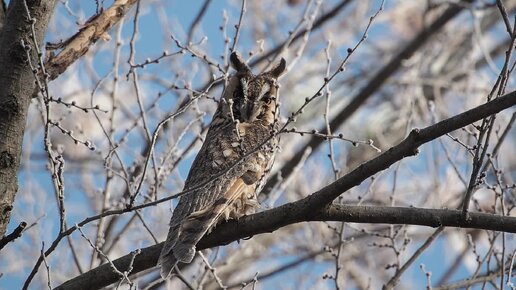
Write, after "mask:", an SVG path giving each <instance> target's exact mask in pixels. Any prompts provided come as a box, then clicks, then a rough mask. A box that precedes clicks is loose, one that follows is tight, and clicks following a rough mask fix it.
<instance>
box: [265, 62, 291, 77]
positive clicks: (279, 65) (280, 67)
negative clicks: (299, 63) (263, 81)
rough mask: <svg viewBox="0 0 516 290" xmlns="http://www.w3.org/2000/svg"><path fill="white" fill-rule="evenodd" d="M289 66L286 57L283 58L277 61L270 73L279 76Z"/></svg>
mask: <svg viewBox="0 0 516 290" xmlns="http://www.w3.org/2000/svg"><path fill="white" fill-rule="evenodd" d="M286 68H287V62H286V61H285V59H284V58H281V60H280V61H279V63H277V64H276V65H275V66H274V67H273V68H272V69H271V70H270V71H269V73H270V74H271V75H272V76H273V77H274V78H275V79H277V78H279V77H280V76H281V75H282V74H283V73H284V72H285V69H286Z"/></svg>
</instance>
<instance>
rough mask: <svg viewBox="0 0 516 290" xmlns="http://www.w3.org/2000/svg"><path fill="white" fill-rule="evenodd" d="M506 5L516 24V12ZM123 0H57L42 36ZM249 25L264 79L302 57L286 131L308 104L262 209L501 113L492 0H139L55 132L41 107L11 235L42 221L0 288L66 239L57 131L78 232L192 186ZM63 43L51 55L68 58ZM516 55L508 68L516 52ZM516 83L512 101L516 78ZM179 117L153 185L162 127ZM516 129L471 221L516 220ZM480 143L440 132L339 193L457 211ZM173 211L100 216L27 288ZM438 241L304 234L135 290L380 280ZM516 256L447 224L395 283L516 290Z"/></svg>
mask: <svg viewBox="0 0 516 290" xmlns="http://www.w3.org/2000/svg"><path fill="white" fill-rule="evenodd" d="M501 2H503V5H504V7H505V9H506V10H507V14H508V16H509V17H508V19H509V20H510V21H511V23H513V25H514V15H516V13H515V9H516V1H514V0H507V1H501ZM112 4H113V1H92V0H88V1H84V0H83V1H68V0H61V1H59V4H58V5H57V10H56V11H55V13H54V16H53V18H52V21H51V24H50V26H49V30H48V32H47V36H46V41H47V42H48V43H53V44H55V43H59V42H61V41H64V40H66V39H68V38H69V37H70V36H72V35H73V34H74V33H76V32H77V31H78V30H80V29H81V27H83V26H84V25H85V23H87V22H88V21H89V19H90V18H91V17H92V16H94V15H96V14H97V13H102V11H104V9H107V8H108V7H110V6H111V5H112ZM243 4H244V6H242V5H243ZM242 7H244V9H242ZM373 16H374V17H373ZM372 17H373V18H372ZM240 18H241V24H240V26H238V23H239V21H240ZM237 27H238V29H237ZM237 30H238V39H237V42H236V45H235V49H236V50H238V51H239V52H240V53H241V54H242V56H243V57H244V58H245V59H247V60H248V63H249V64H250V65H251V66H252V67H253V71H254V72H255V73H259V72H260V71H263V70H264V69H266V68H267V66H269V65H270V64H271V63H274V62H275V61H277V60H279V58H280V57H283V58H285V59H286V61H287V66H288V72H287V73H286V74H285V75H284V76H283V77H282V78H281V79H280V84H281V89H280V101H281V116H282V117H281V121H282V122H283V123H284V122H286V121H287V118H288V116H290V114H292V113H293V112H295V111H297V110H298V109H299V108H300V107H301V106H303V104H305V100H306V99H307V98H309V100H310V102H309V103H308V105H306V107H305V108H304V110H303V113H302V114H300V115H299V116H298V117H297V118H296V121H295V122H294V123H292V124H290V125H289V126H288V128H289V129H290V130H289V132H288V133H286V132H283V133H282V134H281V136H280V137H281V152H280V153H278V154H277V155H276V162H275V165H274V168H273V173H272V174H271V181H270V182H269V183H268V184H267V187H266V188H265V190H264V192H262V194H261V196H260V199H261V205H262V210H265V209H269V208H273V207H276V206H278V205H281V204H285V203H288V202H292V201H295V200H298V199H301V198H303V197H306V196H307V195H309V194H310V193H313V192H314V191H317V190H318V189H320V188H322V187H323V186H325V185H327V184H329V183H331V182H333V181H334V180H335V179H337V178H339V177H341V176H343V175H344V174H346V173H347V172H349V171H350V170H352V169H354V168H355V167H357V166H358V165H359V164H361V163H363V162H365V161H367V160H369V159H371V158H372V157H374V156H377V155H378V154H379V153H380V152H383V151H385V150H387V149H388V148H390V147H391V146H394V145H396V144H397V143H398V142H399V141H401V140H402V139H403V138H404V137H406V136H407V134H408V132H410V130H411V129H412V128H415V127H419V128H421V127H425V126H428V125H431V124H434V123H436V122H437V121H440V120H443V119H445V118H448V117H451V116H453V115H456V114H458V113H461V112H463V111H465V110H467V109H470V108H473V107H475V106H478V105H480V104H483V103H485V102H486V101H487V99H488V96H489V94H490V92H491V91H492V90H493V87H494V86H495V83H496V80H497V79H498V77H499V75H500V72H501V71H502V68H503V66H504V64H505V63H506V59H505V58H506V53H505V52H506V51H507V50H508V49H509V47H510V43H511V37H510V35H509V34H508V33H507V31H506V26H505V23H504V21H503V18H502V16H501V13H500V10H499V8H498V7H497V6H496V1H487V0H485V1H480V0H478V1H437V0H414V1H403V0H398V1H395V0H391V1H385V2H383V1H369V0H367V1H353V0H347V1H334V0H325V1H321V0H317V1H310V0H308V1H304V0H281V1H244V2H242V1H237V0H228V1H222V0H217V1H210V0H195V1H178V0H175V1H164V0H161V1H160V0H148V1H138V2H137V4H136V5H135V7H133V8H132V10H130V11H129V12H128V13H127V15H126V17H124V18H123V20H122V21H121V22H120V23H119V24H118V25H116V26H115V27H114V29H112V30H111V31H109V34H106V35H105V37H103V39H101V40H99V41H98V42H97V43H96V44H95V45H94V46H92V48H91V49H90V50H89V52H88V53H87V54H86V55H85V56H84V57H82V58H81V59H80V60H79V61H77V62H75V63H74V64H73V65H72V66H71V67H69V68H68V69H67V70H66V72H65V73H64V74H62V75H61V76H60V77H59V78H58V79H56V80H55V81H53V82H51V83H50V94H51V96H52V98H53V99H54V101H53V102H51V103H50V105H49V106H50V112H51V118H50V121H48V120H45V118H44V117H43V116H44V111H45V104H44V103H43V101H42V100H41V98H34V99H33V100H32V103H31V106H30V112H29V118H28V124H27V128H26V132H25V139H24V145H23V146H24V148H23V156H22V158H23V160H22V167H21V169H20V177H19V184H20V187H19V193H18V195H17V197H16V202H15V204H14V210H13V214H12V217H11V223H10V226H9V228H8V232H11V231H12V230H13V229H14V228H16V226H17V225H18V224H19V223H20V222H21V221H26V222H27V223H28V225H29V226H28V228H27V229H26V230H25V232H24V233H23V235H22V237H20V238H19V239H17V240H16V241H15V242H13V243H10V244H8V245H7V246H6V247H5V248H4V249H3V250H2V255H1V256H0V272H1V273H2V276H1V277H0V288H2V289H19V288H21V286H22V285H23V283H24V281H25V280H26V278H27V276H28V275H29V273H30V271H31V270H32V268H33V267H34V265H35V263H36V260H37V259H38V258H39V256H40V255H41V250H42V247H43V248H44V249H45V250H46V249H48V247H49V246H50V245H51V244H52V242H53V241H54V240H55V239H56V237H57V236H58V234H59V224H60V223H59V219H60V208H59V206H58V198H57V194H56V190H55V187H54V183H53V179H52V178H53V174H52V172H51V171H50V170H49V160H48V152H46V151H45V149H44V142H45V140H49V141H50V143H51V146H52V147H51V150H52V151H53V152H56V153H57V154H58V155H59V156H62V160H63V162H62V164H63V166H64V167H63V170H62V176H61V178H62V180H63V182H64V206H65V207H64V208H65V211H66V223H67V225H68V226H73V225H75V224H77V223H79V222H81V221H83V220H84V219H86V218H88V217H91V216H94V215H97V214H99V213H101V212H105V211H107V210H110V209H119V208H123V207H124V206H125V204H126V203H127V201H128V198H129V197H130V196H131V195H132V194H134V193H135V192H136V191H137V190H138V189H139V190H140V191H139V195H138V198H137V199H136V204H143V203H146V202H151V201H154V200H158V199H160V198H163V197H166V196H169V195H172V194H175V193H178V192H180V191H181V190H182V188H183V184H184V180H185V178H186V176H187V174H188V170H189V168H190V165H191V163H192V162H193V159H194V158H195V155H196V153H197V151H198V150H199V148H200V146H201V144H202V142H203V141H204V139H203V137H204V134H205V133H206V129H207V127H208V126H209V123H210V121H211V118H212V115H213V113H214V111H215V109H216V107H217V100H218V99H219V98H220V95H221V92H222V85H221V84H222V83H223V82H221V79H223V78H224V77H227V75H228V74H230V73H232V70H231V69H229V68H228V56H229V53H230V49H231V48H232V47H233V45H234V43H235V39H236V38H235V35H236V32H237ZM50 47H51V46H48V44H47V49H46V50H45V53H47V54H48V53H52V52H53V51H52V50H51V49H50ZM343 62H344V63H343ZM508 63H509V65H510V70H511V71H510V72H512V69H513V64H514V61H513V60H510V61H509V62H508ZM334 73H336V75H335V76H334V77H333V78H332V79H331V81H330V82H329V84H328V86H326V87H324V84H325V78H328V77H330V76H332V75H333V74H334ZM508 76H509V79H508V84H507V89H506V91H507V92H510V91H512V90H513V89H514V87H515V85H514V77H512V76H511V75H510V73H509V74H508ZM321 88H322V90H321V92H322V94H320V95H319V96H317V92H318V91H319V90H320V89H321ZM167 118H168V120H169V121H168V122H167V123H166V124H165V125H164V126H163V127H162V128H161V131H160V132H159V133H158V134H157V141H156V144H155V146H154V147H153V152H152V154H151V158H150V160H149V167H148V168H147V170H146V171H145V174H143V173H144V166H143V165H144V163H145V160H146V157H147V155H148V154H149V150H151V139H152V136H153V134H154V132H155V131H156V128H157V126H158V124H159V123H160V122H161V121H163V120H165V119H167ZM514 119H515V111H514V109H509V110H506V111H504V112H502V113H500V114H498V115H497V117H496V120H495V122H494V124H493V125H492V128H493V129H492V133H491V135H490V138H489V140H490V142H489V143H490V144H489V146H490V147H489V148H488V152H489V153H490V154H491V155H490V159H489V160H490V161H489V162H486V163H485V164H489V165H485V166H486V167H484V169H485V171H486V176H485V178H484V182H483V184H481V185H480V186H479V187H478V189H477V190H475V192H474V195H473V198H472V203H471V207H470V210H472V211H482V212H489V213H496V214H499V215H512V216H514V215H516V210H515V209H514V207H515V205H516V194H515V191H514V188H511V185H513V184H514V179H515V177H516V154H515V150H514V148H516V147H515V146H516V144H515V143H516V134H515V133H514V129H513V130H512V131H511V129H510V127H511V125H512V123H513V122H514ZM49 122H50V123H49ZM330 124H331V125H330ZM45 126H49V132H50V135H49V136H45ZM328 128H329V129H330V130H329V131H330V132H328V130H327V129H328ZM324 129H326V131H325V132H323V130H324ZM314 132H315V133H314ZM321 132H323V133H321ZM478 134H479V131H478V126H477V127H475V126H467V127H465V128H463V129H462V130H457V131H455V132H453V133H451V134H449V135H447V136H443V137H441V138H439V139H437V140H434V141H433V142H430V143H429V144H426V145H424V146H422V147H421V150H420V153H419V154H418V155H417V156H415V157H410V158H406V159H404V160H402V161H401V162H398V163H396V164H395V165H393V166H391V167H390V168H389V169H388V170H385V171H383V172H381V173H379V174H377V175H375V176H372V177H371V178H370V179H368V180H367V181H366V182H363V183H362V184H361V185H360V186H357V187H355V188H353V189H352V190H349V191H348V192H345V193H343V194H342V195H341V196H340V197H339V199H337V200H336V201H335V202H336V203H343V204H351V205H386V206H414V207H422V208H449V209H452V208H457V207H459V206H460V204H461V202H462V198H463V196H464V192H465V190H466V188H467V185H468V183H469V180H470V175H471V171H472V166H473V165H472V164H473V153H474V150H475V148H474V146H475V144H477V140H478V138H479V137H478V136H479V135H478ZM293 160H294V161H296V162H294V161H293ZM54 177H55V176H54ZM142 178H143V179H144V180H143V182H142V183H141V184H142V187H141V188H138V185H139V184H140V181H141V180H142ZM176 202H177V201H176V200H175V199H174V200H172V201H166V202H163V203H160V204H159V205H157V206H151V207H146V208H144V209H141V210H138V211H134V212H128V213H124V214H120V215H112V216H108V217H105V218H102V219H98V220H95V221H93V222H91V223H88V224H86V225H85V226H83V227H82V228H81V231H75V232H74V233H73V234H72V235H70V236H68V237H66V238H64V239H63V240H61V241H60V243H59V244H58V246H57V248H56V249H55V251H54V252H53V253H52V254H51V255H50V256H49V257H48V258H47V262H48V265H49V269H50V282H49V281H48V276H47V271H46V268H45V267H43V266H42V267H40V268H39V271H38V273H37V275H36V279H35V280H34V281H33V282H32V284H31V289H44V288H47V287H48V286H47V284H48V283H50V284H51V286H52V287H56V286H58V285H60V284H61V283H63V282H64V281H66V280H68V279H70V278H73V277H75V276H78V275H79V274H80V273H83V272H85V271H87V270H89V269H91V268H94V267H97V266H98V265H100V264H103V263H105V262H106V257H109V258H110V259H115V258H118V257H120V256H123V255H126V254H128V253H129V252H131V251H133V250H135V249H137V248H141V247H146V246H149V245H153V244H155V243H158V242H161V241H163V240H164V239H165V237H166V234H167V231H168V220H169V218H170V216H171V214H172V210H173V208H174V206H175V204H176ZM434 232H435V229H432V228H426V227H421V226H403V225H388V224H385V225H381V224H377V225H370V224H353V223H337V222H312V223H302V224H294V225H290V226H287V227H284V228H282V229H280V230H278V231H276V232H274V233H272V234H263V235H258V236H254V237H252V238H251V239H249V240H242V241H239V242H234V243H232V244H230V245H227V246H224V247H219V248H216V249H210V250H206V251H204V254H205V256H206V258H207V261H208V263H206V261H203V259H200V258H197V259H195V260H194V262H193V263H192V264H191V265H188V266H184V267H183V268H182V275H183V277H182V279H178V278H174V279H172V280H171V281H169V282H164V281H162V280H161V279H160V277H159V273H158V270H157V268H153V269H151V270H148V271H145V272H142V273H139V274H137V275H135V276H132V277H131V281H132V282H133V283H134V284H132V285H130V284H127V283H124V284H123V285H121V286H120V289H129V288H132V289H220V288H222V286H225V287H228V289H380V288H381V287H382V285H384V284H385V283H387V281H389V280H390V279H391V278H392V277H393V276H394V275H395V274H396V273H398V271H400V268H401V267H402V266H403V265H404V264H405V263H406V262H407V260H408V259H409V258H410V257H411V256H413V255H414V252H415V251H416V250H417V249H418V248H419V247H420V246H421V245H422V244H423V243H425V242H426V241H427V240H428V239H429V237H430V236H432V234H433V233H434ZM92 245H94V246H96V247H98V248H99V249H100V250H101V252H102V253H103V254H102V255H101V254H99V252H98V251H95V250H94V249H93V247H92ZM515 250H516V242H515V236H514V234H502V233H499V232H491V231H482V230H472V229H456V228H446V229H445V230H444V231H442V232H440V233H439V234H436V239H435V241H433V242H431V243H430V245H429V247H428V248H426V249H425V251H424V253H423V254H422V255H420V256H419V257H418V258H417V259H416V260H415V261H414V262H412V263H411V264H410V265H409V268H408V270H407V271H406V272H405V273H404V274H403V275H401V277H400V282H399V284H398V286H396V289H430V288H429V287H431V288H432V289H463V288H467V287H470V286H471V289H500V287H501V285H505V286H504V287H507V288H506V289H510V287H512V289H514V287H515V286H514V284H516V281H515V279H514V275H515V274H514V272H516V271H513V274H512V277H511V276H510V275H506V276H505V277H504V279H505V280H506V281H503V282H502V281H500V279H501V277H500V272H501V271H500V269H507V270H508V269H510V268H512V267H514V256H515ZM104 255H105V256H104ZM511 259H512V261H511ZM208 265H209V266H208ZM508 276H509V277H508ZM182 280H183V281H182ZM511 285H512V286H511ZM113 287H116V285H115V286H113Z"/></svg>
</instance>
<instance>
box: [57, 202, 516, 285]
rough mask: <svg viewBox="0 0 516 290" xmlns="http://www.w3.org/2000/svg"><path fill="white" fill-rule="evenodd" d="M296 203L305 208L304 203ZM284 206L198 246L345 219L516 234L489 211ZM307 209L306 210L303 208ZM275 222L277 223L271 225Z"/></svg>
mask: <svg viewBox="0 0 516 290" xmlns="http://www.w3.org/2000/svg"><path fill="white" fill-rule="evenodd" d="M295 204H297V205H296V206H300V207H302V205H301V204H298V203H295ZM279 209H280V208H276V209H272V210H268V211H265V212H261V213H259V214H255V215H251V216H248V217H245V218H243V219H241V220H239V221H234V220H233V221H229V222H227V223H225V224H222V225H219V226H217V228H216V229H215V230H214V231H213V233H212V234H210V235H208V236H206V237H205V238H203V239H202V240H201V241H200V242H199V244H198V245H197V249H198V250H202V249H206V248H211V247H216V246H220V245H224V244H228V243H231V242H232V241H235V240H238V239H242V238H246V237H249V236H253V235H257V234H261V233H267V232H272V231H274V230H276V229H278V228H280V227H281V226H279V224H278V222H280V221H281V219H282V218H283V217H285V219H284V220H283V222H281V224H283V223H284V224H292V223H297V222H306V221H342V222H354V223H382V224H383V223H390V224H410V225H422V226H430V227H439V226H449V227H461V228H477V229H488V230H500V231H501V230H503V231H506V232H512V233H516V217H507V216H497V215H493V214H485V213H472V214H471V219H470V220H467V221H466V220H464V219H463V218H462V215H461V211H459V210H446V209H424V208H414V207H377V206H349V205H332V206H330V207H329V208H328V209H326V210H324V211H321V212H319V213H318V214H316V215H312V216H308V215H304V216H303V215H298V216H296V219H293V217H292V216H290V215H289V214H288V213H286V212H285V210H284V209H282V210H279ZM301 211H303V210H301ZM271 222H272V223H274V222H276V223H274V225H271ZM161 247H162V243H160V244H157V245H153V246H150V247H147V248H144V249H142V251H141V254H140V255H138V256H137V257H136V258H135V260H134V264H133V272H132V274H135V273H138V272H141V271H143V270H147V269H149V268H152V267H154V266H155V265H156V263H157V261H158V256H159V253H160V251H161ZM131 259H132V254H129V255H126V256H124V257H121V258H119V259H116V260H114V261H113V263H114V265H115V266H116V267H117V269H119V270H120V271H124V270H126V269H127V268H128V266H129V263H130V261H131ZM118 278H119V277H118V276H117V275H116V274H115V273H114V272H113V271H112V270H111V268H110V265H109V264H104V265H102V266H99V267H97V268H95V269H93V270H90V271H89V272H86V273H84V274H83V275H80V276H78V277H76V278H74V279H71V280H69V281H67V282H65V283H63V284H62V285H61V286H59V287H57V288H55V290H65V289H72V290H81V289H99V288H102V287H105V286H108V285H109V284H111V283H114V282H116V281H117V279H118Z"/></svg>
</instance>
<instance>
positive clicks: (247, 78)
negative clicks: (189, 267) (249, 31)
mask: <svg viewBox="0 0 516 290" xmlns="http://www.w3.org/2000/svg"><path fill="white" fill-rule="evenodd" d="M230 60H231V64H232V66H233V68H234V69H235V70H236V71H237V72H236V73H235V74H234V75H233V76H231V78H230V79H229V81H228V82H227V84H226V87H225V88H224V92H223V97H222V99H221V100H220V102H219V106H218V108H217V111H216V112H215V115H214V117H213V120H212V122H211V125H210V128H209V130H208V133H207V135H206V138H205V142H204V144H203V145H202V147H201V150H200V151H199V153H198V154H197V157H196V158H195V160H194V162H193V164H192V168H191V169H190V172H189V174H188V177H187V179H186V182H185V187H184V189H185V190H187V189H191V188H195V187H198V186H200V185H201V184H203V183H205V182H207V181H210V180H211V181H210V182H208V183H207V184H205V185H204V186H202V187H201V188H198V189H195V190H192V191H191V192H188V193H187V194H185V195H183V196H182V197H181V198H180V200H179V203H178V205H177V207H176V208H175V210H174V213H173V215H172V219H171V220H170V230H169V233H168V236H167V240H166V241H165V244H164V246H163V249H162V251H161V255H160V257H159V261H158V265H161V276H162V277H164V278H165V277H167V276H168V275H170V273H171V271H172V269H173V267H174V266H175V265H176V264H177V263H178V262H183V263H189V262H191V261H192V259H193V258H194V256H195V245H196V244H197V242H198V241H199V240H200V239H201V238H202V236H204V234H206V232H208V231H210V230H211V229H212V228H213V227H214V226H215V225H216V224H217V223H218V222H220V221H221V220H227V219H230V218H233V219H238V218H239V217H241V216H243V215H246V214H250V213H253V212H254V211H255V209H256V207H257V206H258V201H257V199H256V194H257V193H258V192H259V191H260V190H261V188H262V187H263V185H264V184H265V181H266V178H267V175H268V173H269V170H270V169H271V167H272V163H273V161H274V153H275V151H276V148H277V143H278V140H277V137H276V136H274V134H273V131H274V130H275V129H277V126H278V124H277V113H278V108H277V100H278V94H277V92H278V86H277V84H276V80H277V78H278V77H279V76H280V75H281V74H282V73H283V71H284V70H285V60H283V59H282V60H281V61H280V62H279V63H278V64H277V65H276V66H275V67H274V68H272V69H271V70H270V71H268V72H265V73H262V74H259V75H257V76H255V75H253V73H252V72H251V69H250V68H249V67H248V66H247V65H246V64H245V62H244V61H243V59H242V58H241V57H240V56H239V55H238V54H237V53H232V54H231V57H230ZM264 142H265V143H264ZM262 143H264V145H263V146H261V147H259V145H260V144H262ZM244 156H245V157H244ZM219 175H220V176H219Z"/></svg>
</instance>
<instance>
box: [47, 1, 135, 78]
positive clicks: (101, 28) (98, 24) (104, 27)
mask: <svg viewBox="0 0 516 290" xmlns="http://www.w3.org/2000/svg"><path fill="white" fill-rule="evenodd" d="M136 1H137V0H116V1H115V2H114V3H113V5H111V7H109V8H108V9H106V10H104V11H103V12H102V13H100V14H98V15H95V16H93V17H92V18H90V19H89V20H88V21H87V22H86V23H85V24H84V25H83V27H82V28H81V30H79V32H77V33H76V34H75V35H73V36H72V37H70V39H68V40H67V41H66V42H65V43H64V44H63V47H62V50H61V51H60V52H59V53H58V54H57V55H55V56H52V57H50V58H49V59H48V60H47V62H46V63H45V67H46V69H47V72H48V73H49V78H50V80H53V79H55V78H57V77H58V76H59V75H60V74H62V73H63V72H64V71H65V70H66V69H67V68H68V67H69V66H70V65H71V64H72V63H74V62H75V61H76V60H77V59H79V58H80V57H81V56H83V55H84V54H86V52H88V50H89V49H90V46H91V45H93V44H94V43H95V42H97V40H99V39H100V38H102V39H109V35H108V31H109V30H110V29H111V27H113V26H114V25H115V24H117V23H118V22H119V21H120V19H122V17H124V16H125V15H126V14H127V12H128V11H129V10H130V9H131V7H132V6H133V5H134V3H136ZM59 48H61V47H59Z"/></svg>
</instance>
